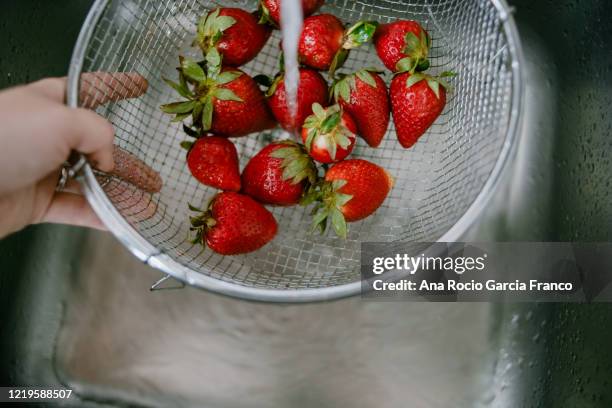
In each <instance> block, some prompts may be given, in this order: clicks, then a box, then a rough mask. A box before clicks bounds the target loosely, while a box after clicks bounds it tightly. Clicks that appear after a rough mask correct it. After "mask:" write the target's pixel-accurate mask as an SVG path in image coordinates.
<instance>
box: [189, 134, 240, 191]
mask: <svg viewBox="0 0 612 408" xmlns="http://www.w3.org/2000/svg"><path fill="white" fill-rule="evenodd" d="M181 145H182V146H183V147H185V148H187V149H188V150H189V152H188V153H187V166H188V167H189V170H190V171H191V174H192V175H193V177H195V178H196V179H197V180H198V181H199V182H200V183H202V184H205V185H207V186H211V187H214V188H218V189H220V190H225V191H239V190H240V168H239V167H238V152H237V151H236V146H234V144H233V143H232V142H230V141H229V140H228V139H226V138H224V137H220V136H204V137H201V138H198V139H197V140H196V141H195V142H194V143H192V142H183V143H181Z"/></svg>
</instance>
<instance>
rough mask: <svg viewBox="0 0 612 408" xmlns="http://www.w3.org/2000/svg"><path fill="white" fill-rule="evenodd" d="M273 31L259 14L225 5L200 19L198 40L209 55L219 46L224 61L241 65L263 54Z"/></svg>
mask: <svg viewBox="0 0 612 408" xmlns="http://www.w3.org/2000/svg"><path fill="white" fill-rule="evenodd" d="M271 32H272V30H271V29H270V27H268V26H265V25H262V24H258V22H257V17H255V15H253V14H251V13H248V12H246V11H244V10H242V9H239V8H232V7H223V8H217V9H214V10H212V11H211V12H209V13H207V14H205V15H203V16H202V18H200V21H199V22H198V34H197V39H196V42H197V44H198V45H199V46H200V48H201V49H202V52H203V53H204V55H207V54H208V53H209V52H210V51H211V50H212V49H216V50H217V51H218V52H220V53H221V55H222V56H223V64H224V65H231V66H235V67H238V66H240V65H243V64H246V63H247V62H249V61H251V60H252V59H253V58H255V57H256V56H257V54H259V51H261V49H262V48H263V47H264V45H266V41H268V38H269V37H270V33H271Z"/></svg>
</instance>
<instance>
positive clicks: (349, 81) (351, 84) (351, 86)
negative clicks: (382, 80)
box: [330, 68, 382, 102]
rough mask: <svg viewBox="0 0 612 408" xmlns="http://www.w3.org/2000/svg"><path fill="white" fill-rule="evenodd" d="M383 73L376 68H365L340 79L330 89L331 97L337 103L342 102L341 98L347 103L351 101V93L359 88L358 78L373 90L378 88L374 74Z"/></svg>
mask: <svg viewBox="0 0 612 408" xmlns="http://www.w3.org/2000/svg"><path fill="white" fill-rule="evenodd" d="M381 72H382V71H380V70H377V69H375V68H364V69H361V70H359V71H357V72H355V73H353V74H350V75H346V76H342V77H340V78H339V79H338V80H336V81H335V82H334V83H333V84H332V86H331V88H330V94H331V95H330V96H331V97H333V98H334V100H335V101H336V102H339V101H340V98H342V99H344V100H345V101H346V102H350V100H351V92H352V91H354V90H355V89H356V88H357V78H359V79H360V80H361V81H362V82H364V83H366V84H368V85H370V86H371V87H372V88H376V79H375V78H374V77H373V76H372V73H377V74H378V73H381Z"/></svg>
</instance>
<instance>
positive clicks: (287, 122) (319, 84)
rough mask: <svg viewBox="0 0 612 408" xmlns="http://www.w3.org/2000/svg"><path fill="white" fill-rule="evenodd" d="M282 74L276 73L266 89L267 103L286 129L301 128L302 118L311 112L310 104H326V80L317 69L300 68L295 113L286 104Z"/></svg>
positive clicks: (304, 118)
mask: <svg viewBox="0 0 612 408" xmlns="http://www.w3.org/2000/svg"><path fill="white" fill-rule="evenodd" d="M284 79H285V77H284V75H282V74H281V75H278V76H277V77H276V78H275V79H274V82H273V83H272V85H271V86H270V89H269V90H268V95H269V97H268V103H269V105H270V109H271V110H272V113H273V114H274V117H275V118H276V120H277V121H278V123H280V125H281V126H282V127H283V128H284V129H285V130H288V131H294V130H296V129H301V128H302V125H303V124H304V120H306V118H307V117H308V116H310V115H311V114H312V104H313V103H319V104H321V105H324V106H326V105H327V92H328V91H327V82H326V81H325V79H324V78H323V77H322V76H321V74H319V73H318V72H317V71H313V70H311V69H305V68H300V84H299V88H298V92H297V110H296V115H295V116H292V115H291V112H289V107H288V106H287V94H286V92H285V82H284Z"/></svg>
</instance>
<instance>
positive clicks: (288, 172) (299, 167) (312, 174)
mask: <svg viewBox="0 0 612 408" xmlns="http://www.w3.org/2000/svg"><path fill="white" fill-rule="evenodd" d="M279 143H282V144H283V145H284V146H283V147H281V148H280V149H276V150H274V151H273V152H272V153H271V154H270V156H271V157H273V158H275V159H282V163H281V168H282V169H283V179H284V180H291V184H294V185H295V184H299V183H301V182H303V181H304V180H306V181H307V182H308V185H309V186H311V185H314V184H315V183H317V180H318V171H317V167H316V165H315V163H314V161H313V160H312V158H311V157H310V156H309V155H308V153H307V152H306V151H305V150H304V147H303V146H302V145H300V144H298V143H296V142H293V141H291V140H285V141H282V142H279Z"/></svg>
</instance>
